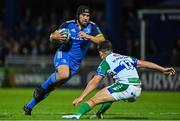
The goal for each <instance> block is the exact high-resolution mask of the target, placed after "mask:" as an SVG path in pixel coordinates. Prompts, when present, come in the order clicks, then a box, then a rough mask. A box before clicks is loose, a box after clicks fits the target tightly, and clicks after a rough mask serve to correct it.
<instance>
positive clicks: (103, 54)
mask: <svg viewBox="0 0 180 121" xmlns="http://www.w3.org/2000/svg"><path fill="white" fill-rule="evenodd" d="M99 56H100V58H101V59H104V58H105V57H106V56H105V53H104V52H103V51H99Z"/></svg>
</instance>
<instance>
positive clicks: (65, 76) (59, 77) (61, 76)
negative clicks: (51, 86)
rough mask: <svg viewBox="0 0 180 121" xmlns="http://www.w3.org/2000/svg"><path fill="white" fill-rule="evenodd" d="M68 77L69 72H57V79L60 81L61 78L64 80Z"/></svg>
mask: <svg viewBox="0 0 180 121" xmlns="http://www.w3.org/2000/svg"><path fill="white" fill-rule="evenodd" d="M68 78H69V74H68V73H57V80H58V81H61V80H65V79H68Z"/></svg>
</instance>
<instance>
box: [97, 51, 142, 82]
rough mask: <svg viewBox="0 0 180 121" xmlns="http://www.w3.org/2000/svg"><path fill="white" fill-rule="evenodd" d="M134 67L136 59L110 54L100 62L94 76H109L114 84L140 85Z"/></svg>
mask: <svg viewBox="0 0 180 121" xmlns="http://www.w3.org/2000/svg"><path fill="white" fill-rule="evenodd" d="M136 66H137V59H136V58H133V57H130V56H124V55H120V54H117V53H111V54H109V55H108V56H107V57H106V58H105V59H104V60H103V61H102V62H101V64H100V65H99V67H98V68H97V71H96V74H97V75H101V76H103V77H104V76H106V75H107V74H109V75H111V76H112V77H113V79H114V80H115V81H116V82H117V81H118V82H120V83H125V84H134V85H137V84H138V85H140V84H141V82H140V80H139V75H138V72H137V70H136Z"/></svg>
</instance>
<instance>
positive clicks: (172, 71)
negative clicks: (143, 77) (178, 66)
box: [163, 67, 176, 75]
mask: <svg viewBox="0 0 180 121" xmlns="http://www.w3.org/2000/svg"><path fill="white" fill-rule="evenodd" d="M163 73H164V74H166V75H174V74H175V73H176V71H175V69H174V68H172V67H171V68H164V69H163Z"/></svg>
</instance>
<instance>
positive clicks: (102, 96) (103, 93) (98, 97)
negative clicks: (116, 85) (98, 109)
mask: <svg viewBox="0 0 180 121" xmlns="http://www.w3.org/2000/svg"><path fill="white" fill-rule="evenodd" d="M91 100H92V101H93V102H94V103H95V104H99V103H103V102H111V101H115V100H114V98H113V97H112V95H111V94H110V93H109V91H108V90H107V88H103V89H101V90H100V91H98V92H97V93H96V94H95V96H93V97H92V98H91Z"/></svg>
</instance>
